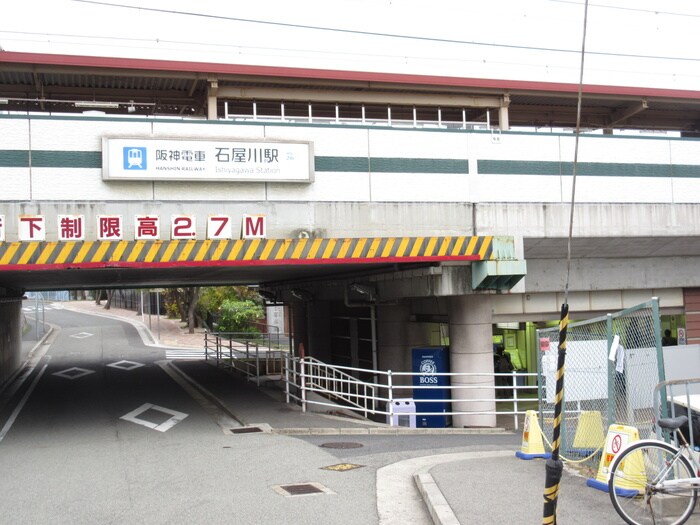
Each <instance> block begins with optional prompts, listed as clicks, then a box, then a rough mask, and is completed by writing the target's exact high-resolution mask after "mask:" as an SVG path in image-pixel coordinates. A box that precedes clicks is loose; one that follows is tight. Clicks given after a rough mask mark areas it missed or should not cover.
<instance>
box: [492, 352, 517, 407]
mask: <svg viewBox="0 0 700 525" xmlns="http://www.w3.org/2000/svg"><path fill="white" fill-rule="evenodd" d="M494 371H495V372H496V373H497V374H510V373H511V372H512V371H513V363H512V362H511V361H510V356H509V355H508V353H507V352H506V351H505V349H504V348H503V346H501V345H499V346H497V347H496V361H495V363H494ZM512 385H513V378H512V377H506V376H496V386H499V387H507V386H512ZM496 397H497V398H498V397H501V398H509V397H510V393H509V392H508V390H507V389H505V388H499V389H497V390H496Z"/></svg>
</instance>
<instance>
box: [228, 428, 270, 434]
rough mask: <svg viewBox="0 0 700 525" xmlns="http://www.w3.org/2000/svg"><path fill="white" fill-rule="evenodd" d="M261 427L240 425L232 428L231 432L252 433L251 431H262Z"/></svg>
mask: <svg viewBox="0 0 700 525" xmlns="http://www.w3.org/2000/svg"><path fill="white" fill-rule="evenodd" d="M262 431H263V430H262V428H259V427H240V428H232V429H231V434H252V433H253V432H262Z"/></svg>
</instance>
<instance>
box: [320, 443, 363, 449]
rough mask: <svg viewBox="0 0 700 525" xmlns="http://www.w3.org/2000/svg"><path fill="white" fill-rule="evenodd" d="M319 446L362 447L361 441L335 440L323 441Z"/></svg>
mask: <svg viewBox="0 0 700 525" xmlns="http://www.w3.org/2000/svg"><path fill="white" fill-rule="evenodd" d="M321 446H322V447H324V448H362V447H363V446H364V445H363V444H362V443H352V442H350V441H337V442H331V443H324V444H322V445H321Z"/></svg>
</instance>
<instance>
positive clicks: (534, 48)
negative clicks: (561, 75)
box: [72, 0, 700, 62]
mask: <svg viewBox="0 0 700 525" xmlns="http://www.w3.org/2000/svg"><path fill="white" fill-rule="evenodd" d="M72 1H73V2H76V3H82V4H91V5H97V6H104V7H114V8H119V9H133V10H139V11H148V12H154V13H163V14H171V15H180V16H190V17H199V18H207V19H215V20H225V21H233V22H244V23H249V24H262V25H270V26H276V27H286V28H292V29H304V30H313V31H325V32H332V33H339V34H351V35H363V36H374V37H383V38H394V39H404V40H411V41H421V42H434V43H443V44H460V45H472V46H485V47H491V48H502V49H517V50H524V51H545V52H548V53H570V54H571V53H575V54H578V53H579V50H577V49H565V48H556V47H542V46H524V45H517V44H500V43H495V42H480V41H475V40H474V41H472V40H458V39H451V38H439V37H430V36H420V35H402V34H397V33H384V32H376V31H362V30H357V29H343V28H337V27H326V26H318V25H308V24H294V23H291V22H276V21H271V20H259V19H253V18H241V17H233V16H225V15H216V14H210V13H197V12H193V11H179V10H174V9H164V8H158V7H144V6H134V5H129V4H121V3H115V2H104V1H100V0H72ZM588 54H589V55H599V56H610V57H618V58H640V59H645V60H680V61H690V62H700V58H693V57H680V56H675V57H674V56H664V55H644V54H636V53H614V52H609V51H588Z"/></svg>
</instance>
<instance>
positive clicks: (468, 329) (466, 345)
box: [448, 295, 496, 428]
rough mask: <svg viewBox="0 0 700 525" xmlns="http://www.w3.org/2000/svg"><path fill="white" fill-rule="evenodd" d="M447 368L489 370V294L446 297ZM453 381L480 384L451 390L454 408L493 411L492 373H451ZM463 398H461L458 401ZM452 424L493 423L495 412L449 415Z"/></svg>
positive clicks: (490, 346)
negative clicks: (474, 386) (447, 306)
mask: <svg viewBox="0 0 700 525" xmlns="http://www.w3.org/2000/svg"><path fill="white" fill-rule="evenodd" d="M448 315H449V323H450V369H451V371H452V372H488V373H492V372H493V345H492V339H491V334H492V329H491V321H492V310H491V296H490V295H460V296H454V297H450V300H449V311H448ZM452 384H453V385H479V386H480V387H481V388H474V389H454V390H452V409H453V410H454V411H455V412H480V411H490V412H492V411H495V410H496V402H495V401H466V400H470V399H493V398H494V397H495V390H494V379H493V376H474V377H461V378H458V377H454V376H453V377H452ZM462 400H464V401H462ZM453 426H454V427H460V428H461V427H495V426H496V416H495V415H480V414H474V415H460V416H454V417H453Z"/></svg>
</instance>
